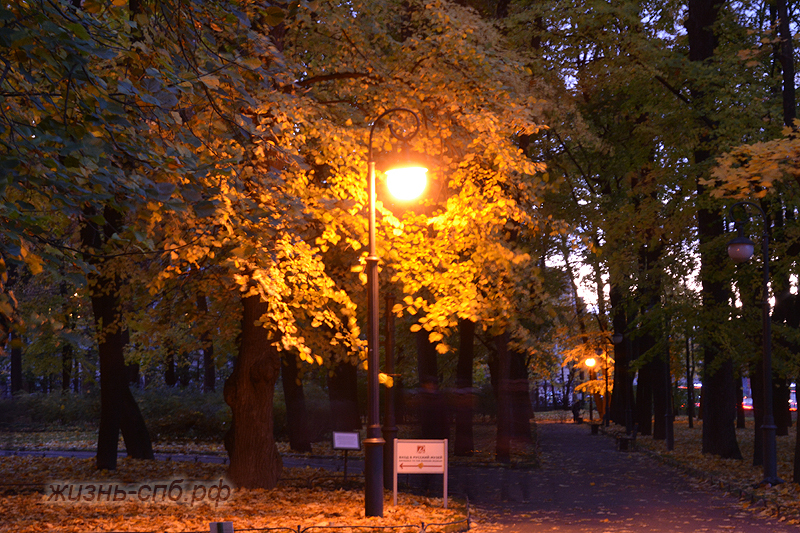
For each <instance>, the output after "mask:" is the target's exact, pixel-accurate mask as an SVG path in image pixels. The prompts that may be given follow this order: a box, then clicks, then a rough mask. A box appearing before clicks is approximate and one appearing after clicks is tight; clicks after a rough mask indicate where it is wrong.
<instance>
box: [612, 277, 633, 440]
mask: <svg viewBox="0 0 800 533" xmlns="http://www.w3.org/2000/svg"><path fill="white" fill-rule="evenodd" d="M609 301H610V304H611V324H612V329H613V332H614V333H616V334H620V335H622V342H619V343H617V344H615V345H614V388H613V392H612V393H611V406H610V412H609V416H610V419H611V421H613V422H614V423H615V424H619V425H627V424H629V423H630V421H629V420H628V419H627V418H628V416H630V414H629V413H630V412H631V409H632V406H630V405H629V402H632V401H633V393H632V388H631V379H630V370H629V368H630V363H629V360H630V355H629V353H628V352H629V350H628V347H629V346H630V343H629V342H628V338H627V335H626V334H625V333H626V330H627V329H628V319H627V313H626V311H625V302H624V299H623V296H622V289H621V288H620V287H619V285H618V284H616V283H612V284H611V290H610V292H609Z"/></svg>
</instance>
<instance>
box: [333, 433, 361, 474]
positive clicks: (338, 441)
mask: <svg viewBox="0 0 800 533" xmlns="http://www.w3.org/2000/svg"><path fill="white" fill-rule="evenodd" d="M332 437H333V449H334V450H344V480H345V481H347V450H360V449H361V442H360V441H359V440H358V431H334V432H333V435H332Z"/></svg>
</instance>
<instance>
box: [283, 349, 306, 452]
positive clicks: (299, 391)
mask: <svg viewBox="0 0 800 533" xmlns="http://www.w3.org/2000/svg"><path fill="white" fill-rule="evenodd" d="M281 362H282V364H281V378H282V379H281V381H282V382H283V398H284V400H285V401H286V425H287V426H288V427H287V430H288V433H289V448H291V449H292V450H293V451H296V452H302V453H306V452H310V451H311V439H310V438H309V433H308V412H307V411H306V397H305V394H304V392H303V382H302V380H301V374H300V368H299V360H298V357H297V355H296V354H294V353H291V352H284V353H283V358H282V359H281Z"/></svg>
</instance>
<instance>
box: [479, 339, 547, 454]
mask: <svg viewBox="0 0 800 533" xmlns="http://www.w3.org/2000/svg"><path fill="white" fill-rule="evenodd" d="M508 338H509V334H508V333H507V332H506V333H502V334H500V335H498V336H497V337H495V347H496V348H497V363H496V365H495V369H496V373H497V376H496V378H495V379H493V381H494V382H495V383H496V385H495V396H496V398H497V442H496V445H495V458H496V460H497V462H499V463H508V462H510V461H511V436H512V429H513V428H512V420H513V418H512V413H513V408H512V404H511V361H510V353H509V350H508ZM495 369H493V370H495ZM553 401H554V402H555V395H554V397H553Z"/></svg>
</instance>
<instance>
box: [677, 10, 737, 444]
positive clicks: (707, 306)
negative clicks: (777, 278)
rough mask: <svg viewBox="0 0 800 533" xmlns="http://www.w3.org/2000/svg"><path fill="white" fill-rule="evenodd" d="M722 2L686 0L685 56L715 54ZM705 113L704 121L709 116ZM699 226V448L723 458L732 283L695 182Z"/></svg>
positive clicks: (715, 215)
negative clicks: (717, 331) (724, 333)
mask: <svg viewBox="0 0 800 533" xmlns="http://www.w3.org/2000/svg"><path fill="white" fill-rule="evenodd" d="M722 5H723V1H722V0H689V13H688V18H687V21H686V29H687V33H688V38H689V60H690V61H695V62H698V63H703V62H706V61H707V60H708V59H710V58H712V57H713V56H714V51H715V48H716V46H717V38H716V36H715V35H714V30H713V27H714V24H715V23H716V21H717V17H718V13H719V10H720V8H721V6H722ZM697 84H698V85H696V86H694V87H692V90H691V95H692V100H693V101H694V102H695V103H696V105H697V107H698V109H702V106H703V104H704V102H705V100H706V99H708V98H713V96H714V95H706V94H705V91H706V87H704V86H702V85H701V82H699V81H698V82H697ZM704 119H705V127H706V128H708V126H709V121H708V119H707V117H704ZM711 140H712V134H711V133H710V132H707V133H706V134H704V135H702V136H701V138H700V139H699V141H698V147H697V149H696V150H695V152H694V163H695V165H698V166H701V165H703V164H704V163H705V162H706V161H707V160H708V159H710V158H711V152H710V151H709V148H708V144H709V143H710V142H711ZM697 199H698V200H697V201H698V203H699V204H700V208H699V209H698V212H697V230H698V236H699V238H700V283H701V285H702V296H701V299H702V308H703V312H704V314H705V317H704V318H705V319H704V320H703V321H702V323H703V324H704V325H705V328H706V329H707V332H701V333H702V334H701V339H702V349H703V363H704V364H703V453H711V454H714V455H719V456H721V457H725V458H737V459H739V458H741V456H742V454H741V452H740V450H739V444H738V443H737V442H736V427H735V420H736V391H735V388H734V383H733V375H734V372H733V361H732V360H731V357H730V354H729V353H728V352H727V350H726V349H725V347H724V346H723V345H722V344H721V343H720V342H719V341H717V340H716V338H715V335H714V334H713V331H712V330H713V329H714V327H715V326H714V323H715V322H718V321H719V320H721V318H720V316H719V314H720V311H721V310H722V309H721V306H725V307H727V306H728V305H729V302H730V300H731V291H730V286H729V285H728V284H727V282H725V281H723V280H721V279H720V276H719V267H720V265H722V264H724V261H725V260H726V258H725V257H723V253H722V250H721V247H719V246H717V245H715V244H714V243H715V241H716V239H717V238H718V237H720V236H721V235H722V233H723V231H724V226H723V218H722V213H721V212H720V210H719V208H717V207H710V206H709V205H708V204H709V203H710V202H711V200H710V199H709V198H708V195H707V194H706V193H705V187H704V186H703V185H701V184H700V182H699V176H698V182H697Z"/></svg>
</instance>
